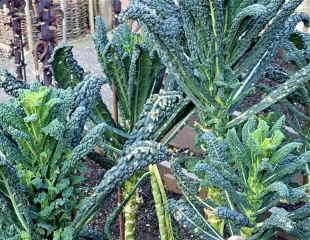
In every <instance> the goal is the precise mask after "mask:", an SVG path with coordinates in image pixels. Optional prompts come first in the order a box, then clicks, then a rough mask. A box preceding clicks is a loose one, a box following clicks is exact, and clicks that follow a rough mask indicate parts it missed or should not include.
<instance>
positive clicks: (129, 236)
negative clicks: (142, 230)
mask: <svg viewBox="0 0 310 240" xmlns="http://www.w3.org/2000/svg"><path fill="white" fill-rule="evenodd" d="M137 180H138V178H137V176H136V175H135V176H133V177H132V178H131V179H130V180H128V181H126V182H125V184H124V187H123V194H124V196H125V197H126V196H127V195H128V194H129V193H130V192H131V191H132V190H133V189H134V187H135V185H136V183H137ZM138 198H139V196H138V192H137V191H136V192H135V194H134V195H133V197H131V198H130V200H129V201H128V203H127V204H126V206H125V207H124V211H123V213H124V218H125V226H124V227H125V240H135V231H136V217H137V211H138V206H139V203H138Z"/></svg>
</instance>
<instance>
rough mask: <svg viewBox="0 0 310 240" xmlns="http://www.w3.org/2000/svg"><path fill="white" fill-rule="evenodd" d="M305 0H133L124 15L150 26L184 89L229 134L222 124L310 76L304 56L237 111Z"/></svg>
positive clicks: (250, 112) (248, 113)
mask: <svg viewBox="0 0 310 240" xmlns="http://www.w3.org/2000/svg"><path fill="white" fill-rule="evenodd" d="M301 2H302V0H291V1H283V0H278V1H213V0H210V1H204V0H195V1H189V0H182V1H172V0H166V1H148V0H136V1H134V2H133V4H132V5H131V6H130V7H129V8H128V9H126V10H125V11H124V13H123V19H132V20H138V21H139V22H140V23H141V24H142V25H143V26H145V28H146V30H147V32H148V33H149V34H150V36H151V37H152V39H153V40H154V41H155V42H156V43H157V47H158V49H159V50H160V51H161V52H162V53H163V54H164V55H165V57H166V59H168V62H169V63H170V67H171V68H172V69H173V71H174V72H175V74H177V75H178V78H177V81H178V84H179V85H180V87H181V88H182V90H183V91H184V92H185V93H186V94H187V96H188V97H190V99H191V100H192V101H193V102H194V104H195V105H196V106H197V107H198V108H199V109H200V110H201V112H202V113H204V116H205V117H204V118H205V123H206V125H207V127H211V128H212V129H214V130H216V131H217V132H221V131H222V134H224V133H225V131H226V130H224V131H223V129H226V128H227V127H232V126H235V125H237V124H239V123H240V122H243V121H245V120H247V119H248V118H249V117H250V116H251V115H254V114H257V113H260V112H261V111H263V110H264V109H266V108H268V107H269V106H271V105H272V104H274V103H275V102H277V101H279V100H281V99H283V98H284V97H286V96H287V95H289V94H291V93H292V92H294V91H295V90H296V89H297V88H298V87H300V86H301V85H302V84H303V83H305V82H307V81H309V69H310V68H309V65H308V64H306V65H305V66H303V68H301V69H300V70H299V71H297V72H296V71H295V72H296V73H295V72H294V73H293V74H290V75H289V76H288V78H289V79H288V80H287V81H286V82H284V83H282V85H279V86H278V88H277V89H275V90H274V91H272V92H270V94H269V95H268V96H266V97H264V98H263V99H262V101H261V102H260V103H258V104H256V105H254V106H252V107H250V108H249V109H242V110H243V113H242V114H241V115H240V116H238V117H236V118H233V117H232V114H233V113H234V111H235V110H238V107H239V106H240V104H241V103H242V102H243V101H244V99H245V97H246V96H248V95H249V94H250V93H251V92H252V91H253V90H254V89H255V87H256V86H257V82H258V81H259V80H260V79H262V77H263V76H264V75H265V73H266V71H267V69H268V67H269V66H270V65H271V62H272V60H273V59H274V58H275V56H276V54H277V52H278V50H279V48H280V47H281V46H282V45H283V43H284V42H286V41H287V39H288V38H289V37H290V36H291V34H292V33H293V32H294V30H295V27H296V25H297V24H298V23H299V22H300V21H302V20H303V17H300V16H301V14H293V13H294V11H295V9H296V8H297V7H298V6H299V5H300V3H301ZM166 6H167V10H166V11H161V9H163V8H164V7H166ZM171 6H173V7H171ZM171 11H173V14H170V12H171ZM170 16H171V17H170ZM180 28H181V30H180V31H175V29H180ZM177 33H178V35H176V34H177Z"/></svg>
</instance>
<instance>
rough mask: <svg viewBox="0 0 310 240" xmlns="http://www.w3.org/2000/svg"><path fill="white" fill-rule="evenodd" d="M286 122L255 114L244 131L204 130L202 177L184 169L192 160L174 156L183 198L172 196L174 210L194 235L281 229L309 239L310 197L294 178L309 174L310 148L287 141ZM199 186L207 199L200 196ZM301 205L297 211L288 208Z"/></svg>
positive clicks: (261, 235)
mask: <svg viewBox="0 0 310 240" xmlns="http://www.w3.org/2000/svg"><path fill="white" fill-rule="evenodd" d="M283 123H284V119H283V118H281V119H279V120H278V121H277V122H276V123H275V124H274V125H273V126H269V125H268V124H267V122H266V121H264V120H262V119H259V120H258V121H257V120H256V119H254V118H250V120H248V121H247V122H246V123H245V124H244V126H243V128H242V129H241V130H240V133H238V131H237V130H236V129H234V128H233V129H230V130H229V131H228V133H227V135H226V137H225V139H222V138H219V137H217V136H216V135H215V134H214V133H212V132H211V131H209V130H205V131H204V132H203V133H202V134H200V135H199V144H200V146H201V148H202V149H203V150H204V152H205V157H204V158H202V159H196V160H191V161H193V163H192V166H193V167H192V171H193V172H194V173H195V174H196V175H197V176H198V178H199V179H198V180H197V181H193V180H190V179H189V178H188V176H187V175H185V174H184V172H183V170H182V165H181V164H183V163H186V162H187V161H190V160H189V159H187V158H176V159H174V160H173V162H172V166H173V171H174V174H175V176H176V179H177V182H178V184H179V186H180V188H181V189H182V191H183V193H184V199H181V200H180V201H175V200H171V201H170V209H171V212H172V213H174V216H175V219H176V220H177V221H178V222H179V223H180V224H181V225H182V226H183V227H185V228H187V229H188V230H190V231H191V233H193V234H194V235H195V236H197V238H195V239H224V238H225V237H227V235H228V236H233V235H242V236H244V237H246V239H253V240H254V239H274V238H275V237H276V233H277V232H278V231H284V232H286V234H289V235H293V236H295V237H297V238H298V239H305V240H306V239H309V237H310V230H309V217H310V212H309V206H310V203H309V195H308V194H307V193H306V191H305V186H299V185H298V184H297V183H296V182H294V179H293V177H294V176H295V175H296V174H300V173H304V171H305V166H306V164H307V163H309V162H310V152H305V153H303V154H301V155H299V154H296V150H297V149H298V148H299V147H301V145H302V144H301V143H298V142H289V143H287V144H284V140H285V135H284V134H283V132H282V130H281V129H282V127H283ZM200 189H204V190H206V191H207V194H208V198H207V199H203V198H201V197H199V196H198V195H197V193H198V191H199V190H200ZM297 203H298V205H297V208H296V209H295V210H292V209H291V208H286V207H287V206H294V205H295V204H297ZM298 206H299V207H298ZM205 214H206V215H207V219H206V218H205Z"/></svg>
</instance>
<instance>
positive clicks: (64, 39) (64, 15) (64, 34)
mask: <svg viewBox="0 0 310 240" xmlns="http://www.w3.org/2000/svg"><path fill="white" fill-rule="evenodd" d="M60 6H61V10H62V42H63V43H66V42H67V1H66V0H61V1H60Z"/></svg>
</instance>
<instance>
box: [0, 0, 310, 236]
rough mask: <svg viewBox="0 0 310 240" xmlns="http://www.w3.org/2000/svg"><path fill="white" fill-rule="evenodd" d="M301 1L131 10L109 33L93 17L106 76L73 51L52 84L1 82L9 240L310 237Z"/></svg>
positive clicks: (1, 225)
mask: <svg viewBox="0 0 310 240" xmlns="http://www.w3.org/2000/svg"><path fill="white" fill-rule="evenodd" d="M301 3H302V1H301V0H290V1H282V0H275V1H255V4H253V2H251V1H200V0H195V1H192V0H184V1H172V0H160V1H151V0H141V1H139V0H138V1H134V2H133V3H132V4H131V5H130V6H129V7H128V8H127V9H126V10H125V11H124V12H123V13H122V14H121V16H120V19H121V20H122V21H124V22H125V23H124V24H122V25H120V26H119V27H118V28H117V29H115V30H114V31H113V33H112V36H111V37H108V36H107V27H106V25H105V23H104V22H103V20H102V19H101V18H99V17H97V18H96V33H95V35H94V36H93V37H94V43H95V48H96V50H97V52H98V59H99V62H100V64H101V67H102V70H103V73H104V74H105V76H104V77H97V76H94V75H92V74H91V73H87V72H85V71H84V69H83V67H81V66H80V65H79V64H78V62H77V61H76V60H75V59H74V56H73V53H72V47H71V46H66V45H60V46H58V47H57V48H56V49H55V51H54V53H53V56H52V58H51V59H50V61H49V63H50V64H51V68H52V72H53V80H54V85H55V86H42V85H41V84H39V83H35V84H31V85H29V84H27V83H25V82H22V81H20V80H18V79H16V78H15V77H14V76H13V75H11V74H10V73H8V72H7V71H1V72H0V87H1V88H3V89H4V90H5V91H6V92H7V93H8V94H10V95H11V96H12V97H13V98H12V100H10V101H9V102H7V103H3V104H0V140H1V144H0V151H1V154H0V202H1V203H2V205H1V206H2V207H1V208H0V239H1V238H2V239H9V238H17V239H24V240H37V239H48V240H50V239H51V240H60V239H64V240H73V239H79V240H90V239H109V240H110V239H118V238H119V239H126V240H134V239H144V238H145V239H153V238H154V239H155V238H158V237H159V238H160V239H161V240H176V239H184V240H185V239H187V240H190V239H195V240H199V239H210V240H225V239H229V240H233V239H238V240H239V239H242V240H243V239H246V240H269V239H270V240H272V239H283V238H284V239H290V238H291V237H292V238H293V239H298V240H308V239H309V238H310V229H309V226H310V224H309V223H310V202H309V191H310V188H309V177H310V169H309V165H310V151H309V147H310V117H309V116H310V104H309V103H310V100H309V99H310V95H309V93H310V85H309V84H310V83H309V81H310V55H309V46H310V37H309V34H307V33H304V32H300V31H298V30H297V29H296V26H297V24H299V23H300V22H304V23H305V24H306V25H307V24H309V23H310V18H309V16H308V15H306V14H303V13H295V9H296V8H297V7H298V6H299V5H300V4H301ZM132 20H134V21H138V22H139V24H140V26H141V27H142V28H143V31H141V33H134V32H132V30H131V29H130V28H129V26H128V25H127V21H132ZM105 84H108V85H109V86H110V88H111V89H112V92H113V100H112V103H111V106H108V105H107V104H106V103H104V102H102V98H101V96H100V93H101V88H102V86H103V85H105ZM236 112H237V113H238V114H236ZM194 114H197V115H196V116H197V117H196V118H194V119H195V120H193V115H194ZM189 122H191V125H190V126H189V125H188V124H189ZM189 127H190V129H191V130H194V131H191V132H190V134H189V132H183V133H182V129H184V128H185V129H186V128H187V129H189ZM86 129H87V131H85V130H86ZM178 135H179V136H180V135H181V136H183V137H181V139H179V141H178V140H177V139H176V136H178ZM185 138H188V139H185ZM173 140H174V141H173ZM180 140H181V141H180ZM173 142H174V143H179V144H180V143H181V144H183V143H184V142H190V144H191V145H192V146H193V145H195V149H198V151H199V152H193V153H191V151H187V150H185V151H182V149H181V148H180V147H182V145H179V148H175V147H172V144H173ZM193 149H194V147H193ZM93 162H96V164H98V165H95V164H94V163H93ZM99 166H100V167H99ZM103 169H104V170H103ZM160 173H161V174H160ZM299 176H301V178H302V180H304V181H300V177H299ZM85 178H86V179H85ZM298 178H299V179H298ZM165 185H166V186H167V188H168V191H167V189H165ZM92 187H93V188H92ZM169 189H170V190H174V192H177V193H179V194H178V195H176V194H172V193H171V192H170V191H169ZM141 190H142V191H141ZM141 196H142V198H144V199H145V201H144V203H141ZM141 219H142V220H141ZM103 225H104V226H103ZM155 229H156V230H157V234H156V233H154V231H155ZM1 234H2V235H1Z"/></svg>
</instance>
